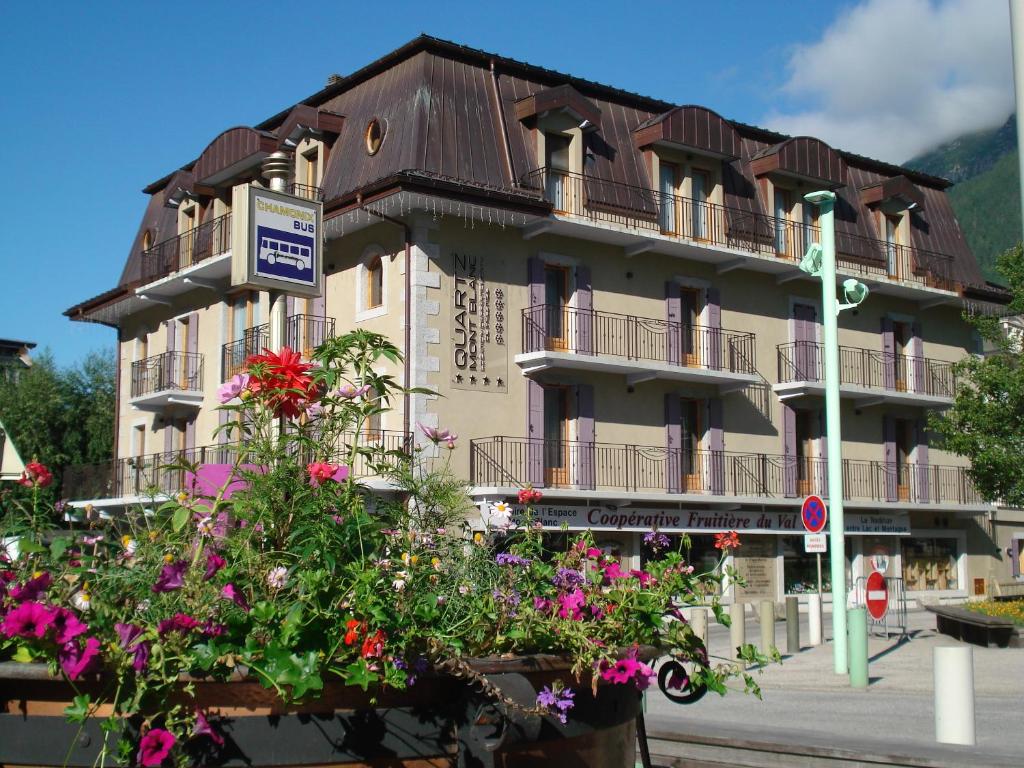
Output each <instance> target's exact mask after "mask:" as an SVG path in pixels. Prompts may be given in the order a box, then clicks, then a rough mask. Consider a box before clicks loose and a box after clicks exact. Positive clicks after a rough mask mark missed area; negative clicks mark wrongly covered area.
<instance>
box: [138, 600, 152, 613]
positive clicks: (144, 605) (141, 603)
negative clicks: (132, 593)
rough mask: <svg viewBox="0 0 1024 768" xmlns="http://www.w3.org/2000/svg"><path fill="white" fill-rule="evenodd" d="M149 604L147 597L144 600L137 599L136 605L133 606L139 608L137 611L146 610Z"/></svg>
mask: <svg viewBox="0 0 1024 768" xmlns="http://www.w3.org/2000/svg"><path fill="white" fill-rule="evenodd" d="M149 606H150V602H149V599H148V598H147V599H146V600H139V604H138V605H136V606H135V608H136V610H139V611H148V610H149Z"/></svg>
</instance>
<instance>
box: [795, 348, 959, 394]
mask: <svg viewBox="0 0 1024 768" xmlns="http://www.w3.org/2000/svg"><path fill="white" fill-rule="evenodd" d="M824 355H825V352H824V346H823V345H822V344H819V343H818V342H814V341H795V342H790V343H788V344H779V345H778V366H779V383H781V384H788V383H792V382H798V381H813V382H822V381H824V380H825V362H824V360H825V358H824ZM839 383H840V384H841V385H844V384H845V385H849V386H855V387H865V388H867V389H884V390H889V391H895V392H910V393H917V394H922V395H931V396H934V397H953V396H954V394H955V392H956V376H955V375H954V371H953V363H947V362H942V361H939V360H932V359H931V358H928V357H915V356H911V355H901V354H896V353H892V352H883V351H881V350H877V349H863V348H861V347H839Z"/></svg>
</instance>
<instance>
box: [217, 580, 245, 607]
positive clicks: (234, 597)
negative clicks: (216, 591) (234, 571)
mask: <svg viewBox="0 0 1024 768" xmlns="http://www.w3.org/2000/svg"><path fill="white" fill-rule="evenodd" d="M220 596H221V597H223V598H224V599H226V600H230V601H231V602H233V603H234V604H235V605H237V606H238V607H239V608H241V609H242V610H243V611H245V612H246V613H248V612H249V603H247V602H246V601H245V596H244V595H243V594H242V593H241V591H240V590H239V589H238V587H236V586H235V585H234V584H225V585H224V589H222V590H221V591H220Z"/></svg>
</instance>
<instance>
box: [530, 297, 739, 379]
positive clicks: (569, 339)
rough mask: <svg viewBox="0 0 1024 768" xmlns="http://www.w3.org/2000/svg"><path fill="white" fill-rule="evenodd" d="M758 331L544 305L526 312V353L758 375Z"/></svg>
mask: <svg viewBox="0 0 1024 768" xmlns="http://www.w3.org/2000/svg"><path fill="white" fill-rule="evenodd" d="M754 350H755V337H754V334H753V333H744V332H739V331H728V330H724V329H722V328H710V327H707V326H701V325H684V324H682V323H670V322H668V321H666V320H656V319H653V318H649V317H637V316H635V315H620V314H616V313H614V312H595V311H594V310H585V309H576V308H574V307H558V306H553V305H549V304H541V305H537V306H534V307H529V308H528V309H524V310H523V352H542V351H558V352H573V353H575V354H580V355H609V356H612V357H621V358H625V359H628V360H649V361H653V362H660V363H671V364H674V365H681V366H689V367H695V368H709V369H713V370H716V371H729V372H732V373H747V374H753V373H755V372H756V368H755V364H754V354H755V352H754Z"/></svg>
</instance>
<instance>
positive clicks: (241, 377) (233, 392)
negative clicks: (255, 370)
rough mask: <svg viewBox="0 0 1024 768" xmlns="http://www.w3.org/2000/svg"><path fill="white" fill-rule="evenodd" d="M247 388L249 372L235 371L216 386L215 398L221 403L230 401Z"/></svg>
mask: <svg viewBox="0 0 1024 768" xmlns="http://www.w3.org/2000/svg"><path fill="white" fill-rule="evenodd" d="M248 388H249V374H248V373H236V374H235V375H234V376H232V377H231V378H230V379H228V380H227V381H226V382H224V383H223V384H221V385H220V387H218V388H217V399H218V400H219V401H220V402H221V404H226V403H230V402H231V401H232V400H234V399H235V398H236V397H240V396H241V394H242V393H243V392H245V390H247V389H248Z"/></svg>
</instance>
